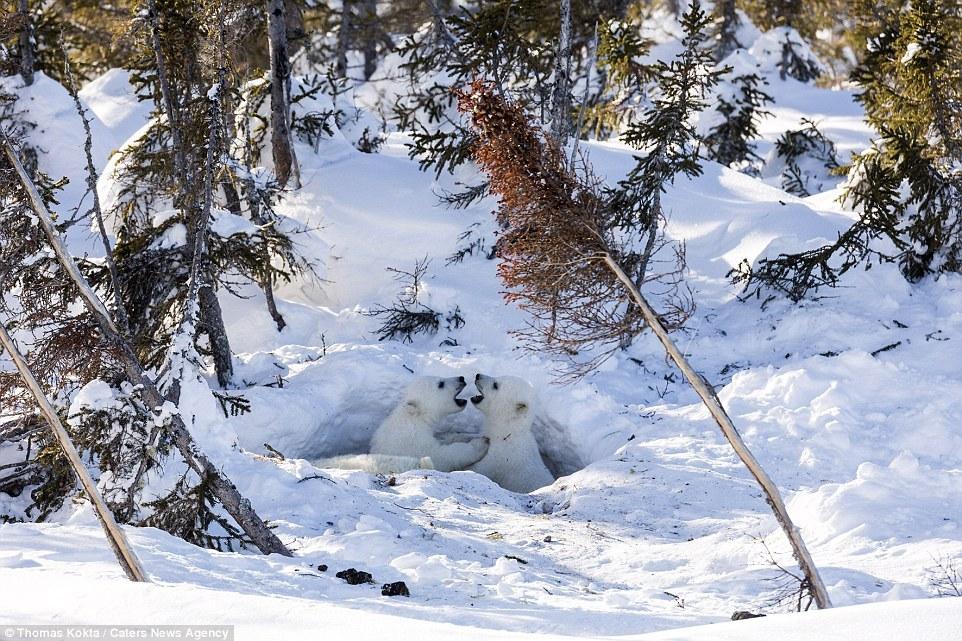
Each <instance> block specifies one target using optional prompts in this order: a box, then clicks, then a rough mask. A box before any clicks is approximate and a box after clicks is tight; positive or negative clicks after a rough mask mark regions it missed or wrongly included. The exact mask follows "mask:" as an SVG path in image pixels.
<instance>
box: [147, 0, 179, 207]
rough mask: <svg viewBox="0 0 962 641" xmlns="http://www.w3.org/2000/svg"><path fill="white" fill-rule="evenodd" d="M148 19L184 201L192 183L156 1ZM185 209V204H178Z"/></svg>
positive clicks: (151, 0)
mask: <svg viewBox="0 0 962 641" xmlns="http://www.w3.org/2000/svg"><path fill="white" fill-rule="evenodd" d="M147 17H148V19H149V20H150V34H151V47H152V48H153V50H154V59H155V62H156V64H157V84H159V85H160V94H161V99H162V100H163V103H164V111H165V112H166V114H167V126H168V127H170V138H171V140H172V141H173V146H174V171H175V172H176V173H177V179H178V183H179V185H178V200H183V196H184V193H185V190H186V189H187V185H188V184H189V182H190V176H189V174H188V168H187V160H186V158H185V156H184V144H183V142H182V140H181V135H180V133H181V132H180V122H179V119H178V118H177V113H178V112H177V105H176V104H175V103H174V96H173V94H172V93H171V91H170V82H169V81H168V78H167V64H166V62H165V61H164V52H163V49H161V46H160V19H159V17H158V15H157V2H156V0H147ZM177 205H178V206H180V207H183V206H184V203H183V202H179V203H177Z"/></svg>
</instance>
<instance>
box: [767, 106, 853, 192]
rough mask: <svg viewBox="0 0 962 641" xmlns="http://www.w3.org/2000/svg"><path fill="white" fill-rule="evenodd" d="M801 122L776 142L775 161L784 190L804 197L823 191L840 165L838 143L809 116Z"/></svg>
mask: <svg viewBox="0 0 962 641" xmlns="http://www.w3.org/2000/svg"><path fill="white" fill-rule="evenodd" d="M802 125H804V126H803V127H802V128H801V129H792V130H789V131H786V132H785V133H783V134H782V135H781V137H779V139H778V140H776V141H775V160H774V164H780V165H781V170H780V172H779V175H780V176H781V185H782V189H784V190H785V191H787V192H788V193H790V194H793V195H795V196H800V197H802V198H804V197H806V196H811V195H812V194H814V193H818V192H821V191H824V190H825V188H826V184H827V183H828V181H829V179H830V177H831V176H832V175H833V174H836V173H837V172H838V170H839V168H840V165H839V162H838V155H837V154H836V151H835V143H834V142H832V141H831V140H830V139H829V138H827V137H826V136H825V134H823V133H822V132H821V131H819V129H818V127H817V126H816V124H815V123H814V122H812V121H811V120H809V119H808V118H802Z"/></svg>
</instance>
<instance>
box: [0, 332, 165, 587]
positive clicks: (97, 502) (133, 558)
mask: <svg viewBox="0 0 962 641" xmlns="http://www.w3.org/2000/svg"><path fill="white" fill-rule="evenodd" d="M0 343H2V344H3V348H4V349H5V350H6V351H7V354H9V355H10V359H11V360H12V361H13V364H14V365H15V366H16V368H17V371H18V372H19V373H20V378H21V379H23V382H24V383H25V384H26V386H27V389H29V390H30V393H31V394H32V395H33V397H34V398H35V399H36V400H37V405H39V406H40V413H41V414H43V416H44V418H45V419H47V423H48V424H49V425H50V429H51V431H52V432H53V435H54V437H56V439H57V442H58V443H59V444H60V447H61V448H63V452H64V454H66V455H67V460H68V461H70V467H72V468H73V471H74V473H75V474H76V475H77V478H78V479H80V484H81V485H83V488H84V492H86V493H87V498H89V499H90V502H91V504H93V506H94V513H95V514H96V515H97V520H98V521H100V526H101V527H102V528H103V529H104V534H106V535H107V541H108V542H109V543H110V547H111V548H112V549H113V551H114V556H116V557H117V562H118V563H120V567H122V568H123V570H124V574H126V575H127V578H128V579H130V580H131V581H137V582H141V583H149V580H148V579H147V573H146V572H144V569H143V567H141V565H140V560H139V559H138V558H137V555H136V554H134V551H133V549H132V548H131V547H130V542H129V541H128V540H127V537H126V535H124V531H123V530H122V529H120V526H119V525H117V522H116V521H115V520H114V515H113V514H111V513H110V509H109V508H108V507H107V504H106V503H105V502H104V499H103V497H102V496H101V495H100V492H99V491H98V490H97V485H96V483H94V480H93V479H92V478H90V473H89V472H88V471H87V468H86V467H84V464H83V461H81V460H80V454H78V453H77V448H76V447H74V445H73V443H72V442H71V441H70V435H69V434H67V430H66V429H64V426H63V423H61V422H60V417H59V416H57V411H56V410H55V409H54V408H53V406H52V405H51V404H50V401H49V400H48V399H47V396H46V394H44V393H43V390H42V389H41V387H40V384H39V383H38V382H37V379H36V378H34V376H33V373H32V372H31V371H30V367H29V365H27V361H26V360H25V359H24V357H23V355H22V354H21V353H20V350H18V349H17V346H16V344H15V343H14V342H13V338H12V337H11V336H10V334H9V333H8V332H7V328H6V327H5V326H4V324H3V323H2V322H0Z"/></svg>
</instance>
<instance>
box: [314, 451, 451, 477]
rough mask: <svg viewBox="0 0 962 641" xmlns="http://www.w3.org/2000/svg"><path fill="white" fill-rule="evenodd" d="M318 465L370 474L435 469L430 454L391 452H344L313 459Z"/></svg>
mask: <svg viewBox="0 0 962 641" xmlns="http://www.w3.org/2000/svg"><path fill="white" fill-rule="evenodd" d="M312 463H313V464H314V465H316V466H317V467H329V468H334V469H337V470H361V471H363V472H368V473H369V474H400V473H401V472H407V471H408V470H433V469H434V463H433V462H432V461H431V457H430V456H422V457H420V458H418V457H415V456H393V455H391V454H344V455H342V456H332V457H330V458H322V459H318V460H316V461H312Z"/></svg>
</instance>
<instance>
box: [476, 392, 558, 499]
mask: <svg viewBox="0 0 962 641" xmlns="http://www.w3.org/2000/svg"><path fill="white" fill-rule="evenodd" d="M474 383H475V385H476V386H477V388H478V391H479V392H481V393H480V394H479V395H477V396H475V397H473V398H472V399H471V402H472V403H473V404H474V406H475V407H477V408H478V409H479V410H480V411H481V413H482V414H484V427H483V428H482V430H481V433H482V434H484V435H485V436H487V437H488V439H490V441H491V444H490V446H489V447H488V453H487V454H485V456H484V458H483V459H481V460H480V461H478V462H477V463H475V464H474V465H472V466H471V467H470V468H468V469H470V470H472V471H474V472H477V473H479V474H484V475H485V476H487V477H488V478H489V479H491V480H492V481H494V482H495V483H497V484H498V485H500V486H501V487H503V488H505V489H506V490H511V491H512V492H531V491H533V490H536V489H538V488H539V487H544V486H545V485H550V484H551V483H553V482H554V476H552V475H551V472H549V471H548V468H547V467H545V464H544V462H543V461H542V460H541V453H540V452H539V451H538V442H537V441H536V440H535V438H534V434H533V433H532V431H531V426H532V424H533V422H534V415H535V406H534V401H535V391H534V388H533V387H532V386H531V384H530V383H528V382H527V381H525V380H523V379H521V378H517V377H516V376H500V377H498V378H492V377H491V376H485V375H484V374H478V375H477V376H475V378H474Z"/></svg>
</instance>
